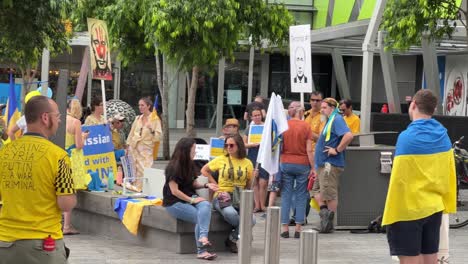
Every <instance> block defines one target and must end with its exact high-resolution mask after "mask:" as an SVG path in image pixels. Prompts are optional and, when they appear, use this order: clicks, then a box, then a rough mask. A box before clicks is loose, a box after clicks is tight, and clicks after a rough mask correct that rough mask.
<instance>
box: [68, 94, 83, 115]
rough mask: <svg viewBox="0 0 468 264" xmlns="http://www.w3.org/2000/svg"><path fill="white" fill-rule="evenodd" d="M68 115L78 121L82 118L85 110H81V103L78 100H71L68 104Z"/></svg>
mask: <svg viewBox="0 0 468 264" xmlns="http://www.w3.org/2000/svg"><path fill="white" fill-rule="evenodd" d="M68 113H69V114H70V115H71V116H72V117H74V118H76V119H80V118H81V115H82V114H83V110H82V108H81V103H80V101H79V100H78V99H71V100H70V101H69V102H68Z"/></svg>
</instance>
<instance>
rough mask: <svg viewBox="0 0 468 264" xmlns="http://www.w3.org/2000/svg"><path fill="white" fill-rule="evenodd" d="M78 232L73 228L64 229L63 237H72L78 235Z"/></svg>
mask: <svg viewBox="0 0 468 264" xmlns="http://www.w3.org/2000/svg"><path fill="white" fill-rule="evenodd" d="M79 234H80V231H78V230H76V229H75V228H74V227H69V228H64V229H63V235H64V236H72V235H79Z"/></svg>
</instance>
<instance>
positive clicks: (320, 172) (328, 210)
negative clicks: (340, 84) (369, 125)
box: [312, 98, 353, 233]
mask: <svg viewBox="0 0 468 264" xmlns="http://www.w3.org/2000/svg"><path fill="white" fill-rule="evenodd" d="M320 108H321V112H322V114H323V115H325V116H326V117H327V119H328V120H327V123H326V124H325V127H324V128H323V130H322V132H321V133H320V136H319V139H318V141H317V144H316V146H315V166H316V167H317V178H316V180H315V182H314V186H313V187H312V195H313V197H314V198H315V200H316V201H317V203H318V204H319V206H320V213H319V215H320V232H321V233H330V232H332V231H333V219H334V216H335V213H336V209H337V206H338V183H339V180H338V177H339V175H340V174H341V173H342V172H343V170H344V166H345V157H344V151H345V149H346V147H347V146H348V145H349V143H351V141H352V140H353V134H352V133H351V131H350V130H349V128H348V126H347V125H346V122H345V121H344V119H343V117H342V116H341V115H340V114H339V112H338V102H337V101H336V100H335V99H333V98H325V99H323V101H322V104H321V106H320Z"/></svg>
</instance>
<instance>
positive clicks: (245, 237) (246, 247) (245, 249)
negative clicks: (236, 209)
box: [238, 190, 254, 264]
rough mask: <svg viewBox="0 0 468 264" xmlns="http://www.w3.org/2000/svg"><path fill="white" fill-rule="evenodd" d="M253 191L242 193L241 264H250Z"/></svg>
mask: <svg viewBox="0 0 468 264" xmlns="http://www.w3.org/2000/svg"><path fill="white" fill-rule="evenodd" d="M253 196H254V193H253V191H252V190H244V191H242V193H241V202H240V221H239V224H240V239H239V258H238V263H239V264H250V255H251V250H252V246H251V242H252V211H253Z"/></svg>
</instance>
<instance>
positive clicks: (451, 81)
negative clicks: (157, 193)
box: [444, 69, 465, 116]
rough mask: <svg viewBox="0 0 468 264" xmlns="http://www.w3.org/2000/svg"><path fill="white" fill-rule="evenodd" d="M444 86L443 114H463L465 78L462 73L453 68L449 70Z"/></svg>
mask: <svg viewBox="0 0 468 264" xmlns="http://www.w3.org/2000/svg"><path fill="white" fill-rule="evenodd" d="M445 87H446V90H445V96H444V98H445V100H444V112H445V114H446V115H450V116H463V115H464V112H465V109H464V107H465V100H464V97H465V80H464V76H463V73H462V72H460V71H459V70H455V69H453V70H452V71H450V72H449V74H448V78H447V82H446V85H445Z"/></svg>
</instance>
